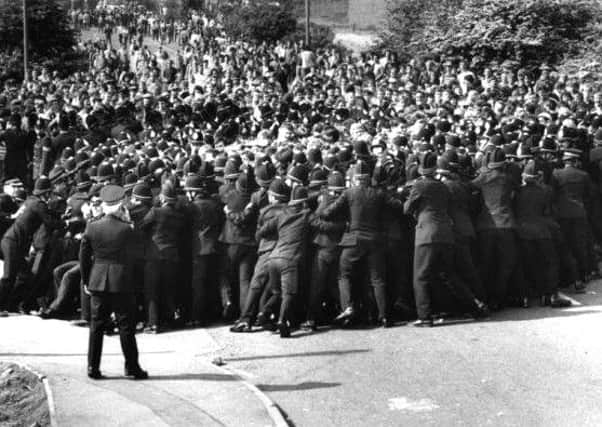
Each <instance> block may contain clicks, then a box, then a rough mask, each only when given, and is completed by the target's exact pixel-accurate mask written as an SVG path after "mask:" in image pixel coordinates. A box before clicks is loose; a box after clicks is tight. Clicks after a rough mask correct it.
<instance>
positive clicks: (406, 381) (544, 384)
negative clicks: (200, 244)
mask: <svg viewBox="0 0 602 427" xmlns="http://www.w3.org/2000/svg"><path fill="white" fill-rule="evenodd" d="M589 291H590V292H589V293H588V294H587V295H581V296H575V295H570V294H569V296H571V297H573V298H575V299H577V300H578V302H580V303H581V304H583V305H581V306H575V307H573V308H569V309H564V310H557V309H551V308H540V307H534V308H531V309H513V310H507V311H505V312H503V313H500V314H496V315H494V316H492V318H491V319H490V320H488V321H484V322H478V323H477V322H472V323H465V324H458V325H453V326H440V327H434V328H432V329H424V328H414V327H412V326H402V327H396V328H392V329H373V330H359V331H358V330H355V331H350V330H325V331H319V332H318V333H313V334H308V333H305V332H302V331H298V332H296V333H295V334H294V335H293V338H292V339H288V340H282V339H280V338H279V337H278V336H276V335H271V334H270V333H267V332H258V333H251V334H232V333H230V332H229V331H228V330H227V328H224V327H221V328H214V329H212V330H210V331H209V333H210V334H211V335H212V336H213V338H214V339H215V340H216V341H217V343H218V344H219V345H220V347H221V346H223V349H222V350H221V351H220V352H219V354H220V355H221V356H222V357H223V358H224V360H225V362H226V363H227V366H228V367H229V368H230V369H235V370H237V372H238V373H239V374H242V375H244V376H246V378H247V379H248V380H250V381H251V382H253V383H255V384H257V385H258V386H259V388H260V389H261V390H263V391H264V392H266V393H267V394H268V395H269V396H270V397H271V398H272V399H273V400H274V401H275V402H276V403H277V404H278V405H279V406H280V408H281V409H282V411H283V412H284V413H285V414H286V415H287V416H288V418H289V420H290V421H291V424H292V425H296V426H318V425H319V426H342V425H354V426H430V425H438V426H456V425H457V426H488V425H491V426H600V425H602V405H601V398H602V341H601V339H600V329H601V328H600V326H602V305H601V304H602V282H600V281H599V282H596V283H593V284H590V286H589Z"/></svg>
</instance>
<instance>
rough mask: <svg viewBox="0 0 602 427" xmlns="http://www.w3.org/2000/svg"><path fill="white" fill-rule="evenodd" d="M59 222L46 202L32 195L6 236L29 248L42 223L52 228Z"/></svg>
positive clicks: (49, 228)
mask: <svg viewBox="0 0 602 427" xmlns="http://www.w3.org/2000/svg"><path fill="white" fill-rule="evenodd" d="M59 222H60V221H59V219H58V218H56V217H55V216H54V215H53V214H52V212H51V211H50V210H49V209H48V205H47V204H46V203H44V202H43V201H42V200H41V199H40V198H38V197H36V196H31V197H29V198H28V199H27V200H26V201H25V205H24V207H23V212H22V213H21V214H20V215H19V216H18V217H17V219H16V220H15V222H14V223H13V225H12V226H11V227H10V228H9V229H8V231H7V232H6V234H5V235H4V238H6V239H11V240H14V241H15V242H17V243H18V244H19V246H20V247H22V248H24V249H26V250H29V245H30V244H31V241H32V239H33V235H34V233H35V232H36V231H38V229H39V228H40V227H41V225H42V224H45V225H46V227H47V229H48V230H52V229H53V228H55V227H56V226H57V225H59Z"/></svg>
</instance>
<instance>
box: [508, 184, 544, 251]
mask: <svg viewBox="0 0 602 427" xmlns="http://www.w3.org/2000/svg"><path fill="white" fill-rule="evenodd" d="M549 198H550V193H549V192H548V191H546V190H545V189H544V188H543V187H542V186H540V185H539V184H537V183H527V184H525V185H523V186H521V187H520V188H519V190H518V191H517V193H516V197H515V199H514V210H515V212H516V222H517V226H518V229H517V231H518V236H519V237H520V238H521V239H525V240H543V239H551V234H550V229H549V225H548V221H547V219H546V218H547V216H548V215H549V212H548V209H549V206H550V202H549Z"/></svg>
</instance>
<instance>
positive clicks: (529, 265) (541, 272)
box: [519, 239, 558, 296]
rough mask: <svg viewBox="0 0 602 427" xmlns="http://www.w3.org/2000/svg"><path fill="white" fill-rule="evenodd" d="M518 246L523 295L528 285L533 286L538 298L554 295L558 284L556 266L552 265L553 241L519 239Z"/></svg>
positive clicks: (553, 254)
mask: <svg viewBox="0 0 602 427" xmlns="http://www.w3.org/2000/svg"><path fill="white" fill-rule="evenodd" d="M519 244H520V255H521V259H522V272H523V280H524V281H525V284H524V285H523V288H524V289H525V291H527V292H525V294H528V290H529V284H532V285H534V288H535V289H534V290H535V292H536V293H537V295H538V296H542V295H550V294H552V293H554V292H555V291H556V287H557V284H558V279H557V277H558V276H557V273H556V269H557V266H556V265H554V264H555V263H553V262H554V260H555V258H556V254H555V252H556V250H555V249H554V241H553V240H552V239H539V240H525V239H520V240H519Z"/></svg>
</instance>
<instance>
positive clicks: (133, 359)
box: [79, 185, 146, 379]
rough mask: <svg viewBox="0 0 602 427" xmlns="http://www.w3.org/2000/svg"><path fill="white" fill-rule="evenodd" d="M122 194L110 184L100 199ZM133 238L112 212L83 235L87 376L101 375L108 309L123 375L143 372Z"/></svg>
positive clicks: (114, 200) (109, 201)
mask: <svg viewBox="0 0 602 427" xmlns="http://www.w3.org/2000/svg"><path fill="white" fill-rule="evenodd" d="M124 195H125V191H124V190H123V188H121V187H118V186H113V185H108V186H106V187H104V188H103V189H102V191H101V198H102V200H103V202H104V203H107V204H115V203H120V202H121V200H123V197H124ZM133 238H134V230H133V228H132V226H131V225H130V224H129V223H127V222H125V221H124V220H122V219H121V218H119V217H117V216H115V215H105V216H104V217H102V218H101V219H99V220H97V221H93V222H90V223H89V224H88V226H87V228H86V231H85V232H84V235H83V237H82V242H81V247H80V253H79V260H80V264H81V272H82V281H83V283H84V284H85V285H87V287H88V290H89V292H90V293H91V294H92V297H91V308H92V319H91V325H90V340H89V347H88V375H89V376H90V377H91V378H95V379H97V378H100V377H101V375H100V359H101V355H102V342H103V336H104V331H105V330H106V328H107V324H108V322H109V321H110V314H111V312H115V314H116V315H117V322H118V324H119V337H120V340H121V349H122V352H123V355H124V357H125V371H126V375H128V376H130V375H131V376H134V377H136V378H144V377H145V375H144V374H146V373H145V372H144V371H142V369H141V368H140V365H139V364H138V347H137V345H136V336H135V332H136V331H135V309H136V305H135V296H134V287H133V286H132V268H131V266H132V263H131V261H132V260H131V249H130V245H131V243H132V241H133Z"/></svg>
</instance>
